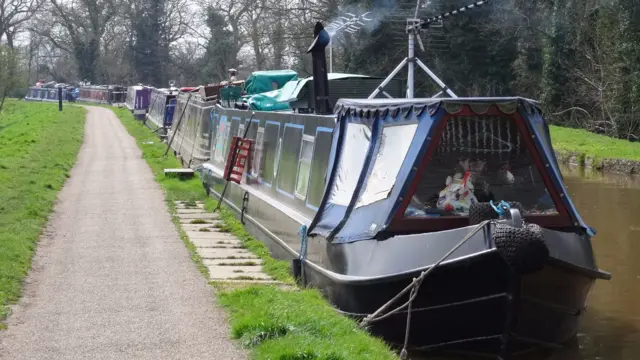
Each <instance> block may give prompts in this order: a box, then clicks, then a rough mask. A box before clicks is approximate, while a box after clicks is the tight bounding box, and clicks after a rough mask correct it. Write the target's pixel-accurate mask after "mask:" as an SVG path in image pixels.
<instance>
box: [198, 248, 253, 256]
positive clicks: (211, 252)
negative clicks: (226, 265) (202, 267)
mask: <svg viewBox="0 0 640 360" xmlns="http://www.w3.org/2000/svg"><path fill="white" fill-rule="evenodd" d="M196 251H197V252H198V254H199V255H200V257H202V258H203V259H257V258H258V257H257V256H255V255H254V254H253V253H252V252H250V251H249V250H246V249H217V248H198V249H197V250H196Z"/></svg>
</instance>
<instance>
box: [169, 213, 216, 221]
mask: <svg viewBox="0 0 640 360" xmlns="http://www.w3.org/2000/svg"><path fill="white" fill-rule="evenodd" d="M177 216H178V217H179V218H180V219H189V220H193V219H203V220H212V219H213V220H217V219H218V218H219V216H218V214H216V213H208V212H204V213H200V214H178V215H177Z"/></svg>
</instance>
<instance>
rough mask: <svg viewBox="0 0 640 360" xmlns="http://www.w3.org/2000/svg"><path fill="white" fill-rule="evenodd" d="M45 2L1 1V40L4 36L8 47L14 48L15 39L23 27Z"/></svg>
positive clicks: (33, 0) (35, 0)
mask: <svg viewBox="0 0 640 360" xmlns="http://www.w3.org/2000/svg"><path fill="white" fill-rule="evenodd" d="M42 2H43V0H0V39H2V36H3V35H4V36H5V37H6V39H7V46H9V47H10V48H12V49H13V48H14V38H15V36H16V34H17V33H18V31H19V30H20V28H21V26H22V25H23V24H24V23H26V22H27V21H29V20H30V19H31V18H32V17H33V16H34V15H35V13H36V11H37V10H38V9H39V8H40V6H41V5H42Z"/></svg>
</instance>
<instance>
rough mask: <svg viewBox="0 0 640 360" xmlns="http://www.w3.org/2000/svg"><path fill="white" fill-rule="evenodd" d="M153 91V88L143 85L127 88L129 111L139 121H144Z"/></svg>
mask: <svg viewBox="0 0 640 360" xmlns="http://www.w3.org/2000/svg"><path fill="white" fill-rule="evenodd" d="M151 89H152V88H151V87H148V86H142V85H135V86H129V87H128V88H127V99H126V106H127V109H129V111H131V112H132V113H133V116H134V117H135V118H136V119H138V120H142V119H144V118H145V115H146V114H147V111H148V110H149V103H150V97H151Z"/></svg>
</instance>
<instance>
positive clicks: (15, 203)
mask: <svg viewBox="0 0 640 360" xmlns="http://www.w3.org/2000/svg"><path fill="white" fill-rule="evenodd" d="M85 114H86V111H85V110H84V109H83V108H80V107H77V106H65V108H64V111H63V112H59V111H58V107H57V104H47V103H35V102H33V103H31V102H24V101H16V100H7V102H6V103H5V105H4V108H3V110H2V112H0V321H3V320H5V319H6V317H7V315H8V312H9V306H10V305H12V304H14V303H15V302H16V301H17V300H18V298H19V297H20V294H21V290H22V286H23V282H24V278H25V276H26V275H27V273H28V271H29V269H30V268H31V260H32V257H33V254H34V251H35V249H36V244H37V242H38V239H39V237H40V234H41V233H42V229H43V226H44V225H45V224H46V222H47V219H48V217H49V215H50V213H51V211H52V210H53V205H54V203H55V201H56V197H57V194H58V191H59V190H60V189H61V188H62V185H63V184H64V182H65V180H66V179H67V178H68V177H69V171H70V170H71V168H72V167H73V165H74V164H75V161H76V156H77V154H78V151H79V150H80V146H81V144H82V140H83V135H84V133H83V131H84V122H85ZM0 326H2V325H0Z"/></svg>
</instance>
